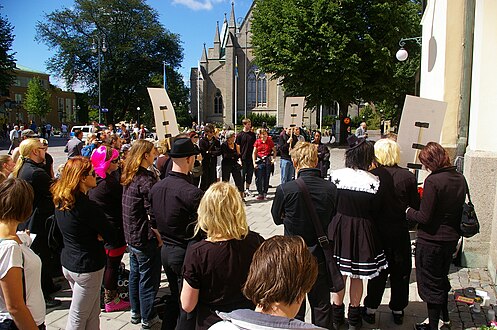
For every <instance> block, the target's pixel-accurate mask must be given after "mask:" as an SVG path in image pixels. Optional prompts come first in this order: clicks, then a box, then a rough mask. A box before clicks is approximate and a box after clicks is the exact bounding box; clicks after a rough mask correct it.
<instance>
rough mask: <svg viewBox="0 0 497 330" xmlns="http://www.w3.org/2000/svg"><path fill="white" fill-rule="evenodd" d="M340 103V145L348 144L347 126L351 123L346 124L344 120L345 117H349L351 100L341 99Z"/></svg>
mask: <svg viewBox="0 0 497 330" xmlns="http://www.w3.org/2000/svg"><path fill="white" fill-rule="evenodd" d="M338 104H340V112H339V114H338V115H339V119H340V141H338V144H339V145H347V137H348V132H347V127H348V126H349V125H350V124H349V125H345V123H344V122H343V119H344V118H346V117H348V114H349V113H348V112H349V102H347V101H339V102H338Z"/></svg>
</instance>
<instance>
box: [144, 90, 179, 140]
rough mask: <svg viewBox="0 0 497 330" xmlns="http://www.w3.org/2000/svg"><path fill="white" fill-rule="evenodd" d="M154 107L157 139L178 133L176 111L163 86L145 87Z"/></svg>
mask: <svg viewBox="0 0 497 330" xmlns="http://www.w3.org/2000/svg"><path fill="white" fill-rule="evenodd" d="M147 90H148V95H149V96H150V99H151V100H152V107H153V109H154V119H155V129H156V132H157V137H158V139H159V140H162V139H165V138H168V137H173V136H176V135H178V134H179V129H178V123H177V121H176V113H175V112H174V107H173V104H172V103H171V100H170V99H169V95H167V92H166V90H165V89H164V88H150V87H149V88H147Z"/></svg>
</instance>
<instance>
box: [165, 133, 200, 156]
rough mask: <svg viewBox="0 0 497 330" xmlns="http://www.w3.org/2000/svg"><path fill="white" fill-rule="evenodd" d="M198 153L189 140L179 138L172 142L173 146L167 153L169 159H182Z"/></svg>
mask: <svg viewBox="0 0 497 330" xmlns="http://www.w3.org/2000/svg"><path fill="white" fill-rule="evenodd" d="M198 153H199V151H198V149H196V148H195V146H194V145H193V142H192V140H190V139H189V138H179V139H176V140H174V142H173V146H172V148H171V150H170V151H169V157H171V158H183V157H189V156H193V155H197V154H198Z"/></svg>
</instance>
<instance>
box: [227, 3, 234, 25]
mask: <svg viewBox="0 0 497 330" xmlns="http://www.w3.org/2000/svg"><path fill="white" fill-rule="evenodd" d="M228 27H230V28H236V23H235V2H234V1H232V2H231V14H230V23H229V25H228Z"/></svg>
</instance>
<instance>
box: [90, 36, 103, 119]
mask: <svg viewBox="0 0 497 330" xmlns="http://www.w3.org/2000/svg"><path fill="white" fill-rule="evenodd" d="M95 38H96V39H97V43H96V44H95ZM91 51H92V52H93V53H97V54H98V123H99V124H100V123H101V122H102V98H101V93H100V86H101V81H100V62H101V56H100V54H101V53H100V51H102V52H104V53H105V52H106V51H107V46H106V44H105V36H104V37H103V39H100V37H99V36H98V35H96V36H95V37H94V38H93V42H92V46H91Z"/></svg>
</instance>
